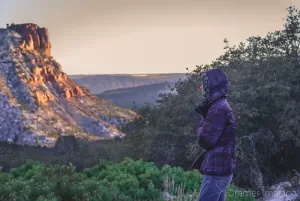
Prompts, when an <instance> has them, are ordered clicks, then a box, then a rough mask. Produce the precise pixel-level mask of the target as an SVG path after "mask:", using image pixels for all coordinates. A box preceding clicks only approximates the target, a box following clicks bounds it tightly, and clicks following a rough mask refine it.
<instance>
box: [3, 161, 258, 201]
mask: <svg viewBox="0 0 300 201" xmlns="http://www.w3.org/2000/svg"><path fill="white" fill-rule="evenodd" d="M0 181H1V182H0V200H1V201H4V200H5V201H13V200H14V201H102V200H103V201H113V200H115V201H117V200H118V201H133V200H135V201H139V200H140V201H142V200H144V201H145V200H149V201H150V200H156V201H160V200H161V201H163V200H167V199H169V198H170V197H171V196H174V197H176V199H175V200H178V201H179V200H180V201H181V200H182V201H183V200H184V201H190V200H191V201H192V200H195V199H196V197H197V196H198V191H199V187H200V185H201V181H202V176H201V174H200V173H199V172H198V171H189V172H185V171H184V170H183V169H181V168H176V167H173V168H172V167H170V166H168V165H166V166H164V167H163V168H161V169H159V168H157V167H156V166H155V165H154V163H148V162H144V161H142V160H138V161H133V160H132V159H129V158H126V159H125V160H124V161H122V162H121V163H113V162H110V161H106V160H101V161H100V162H99V163H98V164H97V165H96V166H94V167H91V168H87V169H85V170H84V171H83V172H81V173H78V172H75V167H74V166H73V165H72V164H69V165H55V166H45V165H44V164H43V163H40V162H38V161H32V160H27V161H26V163H25V164H24V165H22V166H20V167H18V168H12V169H11V170H10V172H9V173H3V172H0ZM166 190H168V192H166ZM236 190H237V189H236V188H235V187H234V186H232V185H231V186H230V187H229V189H228V192H227V196H228V199H227V200H229V201H252V200H254V198H253V197H250V196H248V195H239V194H238V193H234V192H236ZM167 195H168V196H167Z"/></svg>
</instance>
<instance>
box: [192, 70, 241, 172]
mask: <svg viewBox="0 0 300 201" xmlns="http://www.w3.org/2000/svg"><path fill="white" fill-rule="evenodd" d="M201 78H202V83H203V86H204V98H205V101H206V104H207V107H208V108H207V113H206V114H205V116H204V118H203V120H202V121H201V123H200V126H199V128H198V130H197V136H198V144H199V145H200V146H201V147H203V148H204V149H206V150H207V153H206V154H205V157H204V159H203V161H202V164H201V167H200V172H201V173H202V174H206V175H216V176H223V175H229V174H231V173H233V172H234V171H235V168H236V155H235V144H236V121H235V117H234V114H233V112H232V109H231V107H230V106H229V104H228V102H227V99H226V94H227V87H228V81H227V76H226V74H225V73H224V71H223V70H221V69H212V70H209V71H207V72H205V73H202V74H201Z"/></svg>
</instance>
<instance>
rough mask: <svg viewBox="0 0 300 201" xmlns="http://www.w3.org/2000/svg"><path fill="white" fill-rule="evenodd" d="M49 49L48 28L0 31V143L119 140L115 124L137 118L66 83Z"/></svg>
mask: <svg viewBox="0 0 300 201" xmlns="http://www.w3.org/2000/svg"><path fill="white" fill-rule="evenodd" d="M50 47H51V45H50V41H49V37H48V32H47V30H46V29H43V28H39V27H38V26H37V25H35V24H21V25H8V28H7V29H0V86H1V89H0V106H1V114H0V123H1V124H0V131H1V132H0V141H8V142H11V143H16V144H26V145H30V146H38V145H40V146H47V147H51V146H54V145H55V143H56V140H57V139H58V138H59V137H60V136H70V135H71V136H75V137H82V138H85V139H86V138H87V139H88V140H96V141H97V140H101V139H112V138H114V136H116V135H121V136H123V135H124V133H122V132H120V131H119V130H118V129H117V127H118V125H119V124H118V123H117V122H120V120H121V121H122V122H126V121H128V120H129V119H131V118H133V117H134V116H135V115H136V114H135V113H134V112H132V111H130V110H127V109H122V108H118V107H116V106H114V105H112V104H111V103H109V102H107V101H105V100H99V99H98V98H97V97H96V96H94V95H93V94H91V93H90V91H89V90H87V89H85V88H82V87H80V86H79V85H77V84H76V83H74V82H73V81H72V80H70V79H69V77H68V76H67V75H66V74H65V73H64V72H63V71H62V67H61V65H60V64H59V63H58V62H56V61H55V59H54V58H53V57H51V56H50ZM116 119H117V120H118V121H116Z"/></svg>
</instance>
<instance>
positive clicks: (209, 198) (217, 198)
mask: <svg viewBox="0 0 300 201" xmlns="http://www.w3.org/2000/svg"><path fill="white" fill-rule="evenodd" d="M231 180H232V174H230V175H227V176H211V175H204V179H203V182H202V185H201V189H200V194H199V196H198V198H197V201H225V195H226V188H227V186H228V184H229V183H230V182H231Z"/></svg>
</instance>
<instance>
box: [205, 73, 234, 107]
mask: <svg viewBox="0 0 300 201" xmlns="http://www.w3.org/2000/svg"><path fill="white" fill-rule="evenodd" d="M200 76H201V79H202V83H203V87H204V94H203V96H204V98H206V99H207V100H208V103H212V102H214V101H216V100H217V99H219V98H220V97H223V96H226V94H227V89H228V80H227V75H226V73H225V72H224V71H223V70H222V69H218V68H217V69H211V70H209V71H207V72H203V73H201V74H200Z"/></svg>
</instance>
